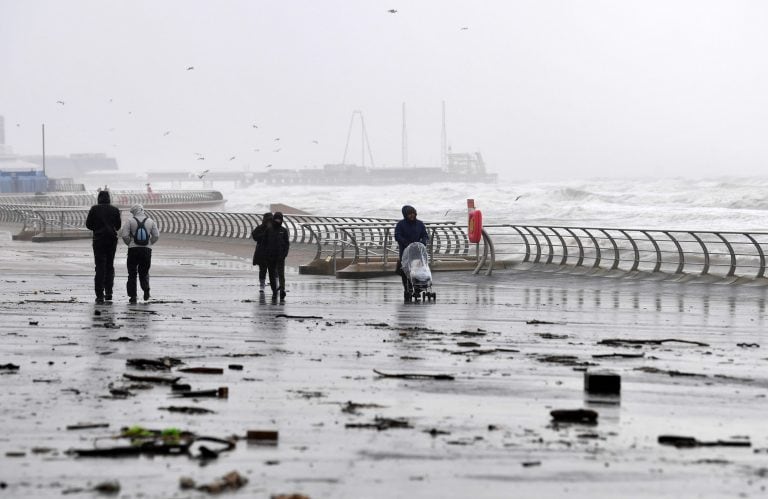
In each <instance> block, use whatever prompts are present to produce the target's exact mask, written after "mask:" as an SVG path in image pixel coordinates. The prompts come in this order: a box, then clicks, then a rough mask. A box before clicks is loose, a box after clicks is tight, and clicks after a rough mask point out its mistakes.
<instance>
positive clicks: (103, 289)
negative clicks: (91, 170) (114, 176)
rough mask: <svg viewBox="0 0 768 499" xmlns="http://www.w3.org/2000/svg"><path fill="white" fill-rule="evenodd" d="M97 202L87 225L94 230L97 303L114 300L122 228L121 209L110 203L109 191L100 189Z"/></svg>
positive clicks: (87, 219)
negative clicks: (117, 252) (118, 240)
mask: <svg viewBox="0 0 768 499" xmlns="http://www.w3.org/2000/svg"><path fill="white" fill-rule="evenodd" d="M96 200H97V204H95V205H93V206H91V209H90V210H89V211H88V217H87V218H86V219H85V226H86V227H87V228H88V229H89V230H92V231H93V259H94V261H95V263H96V276H95V277H94V286H95V289H96V303H98V304H102V303H104V301H112V285H113V284H114V282H115V251H117V232H118V231H119V230H120V210H118V209H117V208H116V207H115V206H112V205H111V204H110V198H109V191H106V190H104V191H99V194H98V197H97V198H96Z"/></svg>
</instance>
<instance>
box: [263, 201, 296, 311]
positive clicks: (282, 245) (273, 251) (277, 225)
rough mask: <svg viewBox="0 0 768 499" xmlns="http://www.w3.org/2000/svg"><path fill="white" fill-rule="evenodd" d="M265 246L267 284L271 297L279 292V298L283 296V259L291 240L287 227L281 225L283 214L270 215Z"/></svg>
mask: <svg viewBox="0 0 768 499" xmlns="http://www.w3.org/2000/svg"><path fill="white" fill-rule="evenodd" d="M266 243H267V244H266V247H265V249H264V254H265V257H266V260H267V272H269V285H270V287H271V288H272V299H275V298H276V297H277V293H278V292H279V293H280V299H281V300H282V299H284V298H285V259H286V257H287V256H288V250H289V249H290V246H291V242H290V238H289V235H288V229H286V228H285V227H283V214H282V213H281V212H279V211H276V212H275V214H274V215H272V227H270V228H268V229H267V236H266Z"/></svg>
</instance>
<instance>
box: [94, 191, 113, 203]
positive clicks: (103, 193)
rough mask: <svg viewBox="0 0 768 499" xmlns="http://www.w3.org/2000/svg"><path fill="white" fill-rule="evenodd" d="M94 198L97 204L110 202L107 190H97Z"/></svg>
mask: <svg viewBox="0 0 768 499" xmlns="http://www.w3.org/2000/svg"><path fill="white" fill-rule="evenodd" d="M96 200H97V201H98V202H99V204H109V203H110V199H109V191H101V192H99V195H98V197H97V198H96Z"/></svg>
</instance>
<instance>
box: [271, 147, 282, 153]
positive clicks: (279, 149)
mask: <svg viewBox="0 0 768 499" xmlns="http://www.w3.org/2000/svg"><path fill="white" fill-rule="evenodd" d="M282 150H283V148H282V147H278V148H277V149H275V150H274V151H272V152H280V151H282Z"/></svg>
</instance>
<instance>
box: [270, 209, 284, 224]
mask: <svg viewBox="0 0 768 499" xmlns="http://www.w3.org/2000/svg"><path fill="white" fill-rule="evenodd" d="M272 220H273V221H275V222H277V223H283V212H282V211H276V212H275V214H274V215H272Z"/></svg>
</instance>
